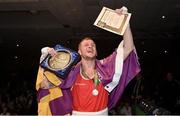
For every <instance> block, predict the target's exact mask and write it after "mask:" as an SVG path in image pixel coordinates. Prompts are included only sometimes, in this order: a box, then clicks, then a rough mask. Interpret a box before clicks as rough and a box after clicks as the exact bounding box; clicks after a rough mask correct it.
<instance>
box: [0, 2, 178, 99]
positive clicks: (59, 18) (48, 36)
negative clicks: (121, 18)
mask: <svg viewBox="0 0 180 116" xmlns="http://www.w3.org/2000/svg"><path fill="white" fill-rule="evenodd" d="M103 6H106V7H109V8H112V9H116V8H120V7H122V6H126V7H128V10H129V12H130V13H132V17H131V20H130V23H131V29H132V32H133V36H134V43H135V45H136V49H137V53H138V56H139V62H140V64H141V68H142V74H143V76H144V77H145V78H146V80H148V82H149V84H148V86H147V88H149V89H148V93H149V94H151V92H152V91H154V85H155V84H157V83H159V82H160V81H161V80H162V79H163V77H164V74H165V72H166V71H171V72H173V74H174V76H175V77H176V79H177V80H180V78H179V75H180V73H179V72H180V71H179V65H180V60H179V59H180V52H179V48H180V47H179V46H180V45H179V41H178V39H179V38H180V29H179V26H180V2H179V0H165V1H164V0H0V53H1V57H0V61H1V65H0V71H1V74H0V75H1V76H0V83H1V96H3V94H4V93H8V92H9V93H11V94H13V95H16V96H18V95H19V96H20V93H21V89H22V91H23V89H24V86H25V87H26V86H27V87H28V88H29V90H30V91H32V92H33V93H32V94H33V95H35V81H36V75H37V70H38V65H39V57H40V55H41V53H40V51H41V48H42V47H44V46H50V47H53V46H55V45H56V44H62V45H64V46H66V47H69V48H71V49H74V50H77V44H78V41H79V39H80V38H81V37H82V36H91V37H92V38H94V39H95V41H96V43H97V49H98V59H101V58H104V57H106V56H108V55H109V54H110V53H111V52H112V51H114V50H115V48H116V47H117V46H118V44H119V42H120V41H121V40H122V37H121V36H119V35H116V34H113V33H110V32H107V31H105V30H101V29H99V28H97V27H95V26H93V23H94V21H95V19H96V18H97V16H98V14H99V12H100V11H101V9H102V7H103ZM24 84H25V85H24ZM23 85H24V86H23ZM4 88H8V90H6V89H4ZM14 90H17V91H20V92H19V94H18V93H17V92H13V91H14ZM26 94H27V93H26ZM5 98H6V97H5ZM5 98H3V99H5ZM5 101H6V100H5Z"/></svg>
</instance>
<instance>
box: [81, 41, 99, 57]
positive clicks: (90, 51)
mask: <svg viewBox="0 0 180 116" xmlns="http://www.w3.org/2000/svg"><path fill="white" fill-rule="evenodd" d="M78 53H79V54H80V55H81V57H82V58H84V59H95V58H96V56H97V51H96V44H95V43H94V41H93V40H91V39H85V40H83V41H82V42H81V43H80V46H79V50H78Z"/></svg>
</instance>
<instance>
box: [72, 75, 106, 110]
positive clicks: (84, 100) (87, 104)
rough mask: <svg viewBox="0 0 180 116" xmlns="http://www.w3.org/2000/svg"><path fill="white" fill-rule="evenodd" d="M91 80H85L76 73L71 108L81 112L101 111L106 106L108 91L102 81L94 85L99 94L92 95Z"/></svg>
mask: <svg viewBox="0 0 180 116" xmlns="http://www.w3.org/2000/svg"><path fill="white" fill-rule="evenodd" d="M93 89H94V83H93V80H85V79H83V78H82V77H81V75H80V74H78V76H77V79H76V81H75V84H74V86H73V88H72V96H73V110H75V111H82V112H96V111H101V110H103V109H105V108H106V107H107V104H108V92H107V91H106V90H105V89H104V86H103V85H102V83H99V85H98V86H97V87H96V89H97V90H98V92H99V94H98V95H97V96H94V95H93V94H92V91H93Z"/></svg>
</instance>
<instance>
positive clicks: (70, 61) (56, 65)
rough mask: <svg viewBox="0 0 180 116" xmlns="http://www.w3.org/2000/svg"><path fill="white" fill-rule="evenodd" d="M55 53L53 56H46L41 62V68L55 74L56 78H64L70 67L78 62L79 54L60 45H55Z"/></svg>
mask: <svg viewBox="0 0 180 116" xmlns="http://www.w3.org/2000/svg"><path fill="white" fill-rule="evenodd" d="M54 49H55V50H56V51H57V54H56V55H55V56H53V57H52V56H51V55H48V56H47V57H46V58H45V59H44V60H43V61H42V62H41V66H42V67H43V68H45V69H47V70H49V71H52V72H54V73H55V74H57V76H58V77H61V78H65V77H66V76H67V74H68V73H69V71H70V69H71V67H72V66H73V65H74V64H75V63H77V61H78V60H79V54H78V53H77V52H76V51H74V50H71V49H69V48H66V47H64V46H62V45H56V46H55V47H54Z"/></svg>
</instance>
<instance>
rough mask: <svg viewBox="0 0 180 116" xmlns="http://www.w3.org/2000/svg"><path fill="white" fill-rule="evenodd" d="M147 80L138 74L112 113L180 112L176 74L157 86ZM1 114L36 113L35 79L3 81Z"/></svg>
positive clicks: (164, 78) (0, 98)
mask: <svg viewBox="0 0 180 116" xmlns="http://www.w3.org/2000/svg"><path fill="white" fill-rule="evenodd" d="M148 83H151V82H149V81H148V80H147V79H146V77H145V76H144V75H143V74H141V73H140V74H139V75H137V76H136V78H135V79H134V80H133V81H132V82H131V83H129V85H128V87H127V88H126V90H125V92H124V94H123V96H122V98H121V100H120V102H119V103H118V104H117V106H116V107H115V108H113V109H112V110H110V111H109V114H113V115H131V114H133V115H136V114H156V113H157V114H158V113H159V114H163V113H164V114H180V83H179V81H178V80H177V77H174V75H173V74H172V73H171V72H167V73H166V74H165V75H164V77H162V79H161V80H160V81H159V82H157V83H156V84H155V83H154V88H151V87H150V88H149V84H148ZM150 89H153V90H152V91H149V90H150ZM143 103H144V104H145V105H144V106H143ZM0 114H1V115H25V114H28V115H36V114H37V101H36V90H35V80H33V81H31V79H26V78H20V79H19V77H18V76H11V77H7V78H6V79H5V80H4V81H1V83H0Z"/></svg>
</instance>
